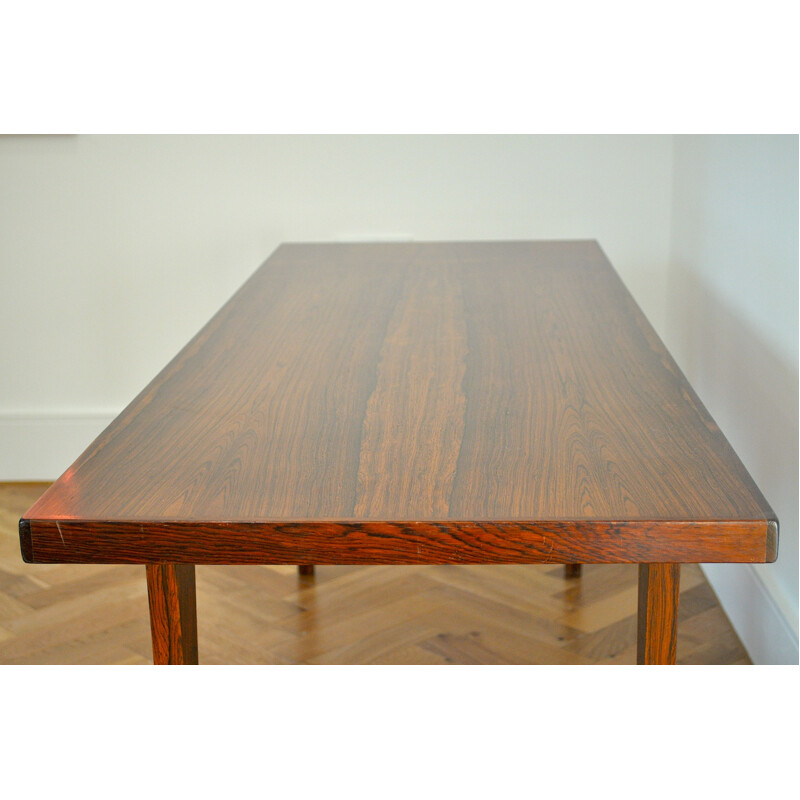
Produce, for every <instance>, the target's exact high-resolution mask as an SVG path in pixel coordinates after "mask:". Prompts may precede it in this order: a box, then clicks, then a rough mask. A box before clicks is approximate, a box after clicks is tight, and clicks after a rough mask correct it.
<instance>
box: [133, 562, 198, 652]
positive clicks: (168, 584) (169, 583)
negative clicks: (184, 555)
mask: <svg viewBox="0 0 800 800" xmlns="http://www.w3.org/2000/svg"><path fill="white" fill-rule="evenodd" d="M145 569H146V572H147V596H148V599H149V603H150V630H151V634H152V639H153V663H154V664H197V663H198V654H197V600H196V596H195V574H194V565H192V564H148V565H147V567H146V568H145Z"/></svg>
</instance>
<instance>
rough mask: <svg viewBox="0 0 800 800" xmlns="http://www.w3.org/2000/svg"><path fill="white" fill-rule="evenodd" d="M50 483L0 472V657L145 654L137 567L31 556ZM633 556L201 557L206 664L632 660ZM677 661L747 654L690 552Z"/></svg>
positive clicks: (120, 660) (133, 659)
mask: <svg viewBox="0 0 800 800" xmlns="http://www.w3.org/2000/svg"><path fill="white" fill-rule="evenodd" d="M45 488H46V484H0V664H148V663H152V659H151V650H150V627H149V621H148V610H147V590H146V586H145V575H144V567H139V566H117V565H111V566H94V565H44V564H41V565H39V564H25V563H24V562H23V561H22V558H21V556H20V552H19V538H18V534H17V522H18V519H19V517H20V516H21V515H22V514H23V513H24V512H25V510H26V509H27V508H28V507H29V506H30V505H31V504H32V503H33V501H34V500H35V499H36V498H37V497H38V496H39V494H41V492H42V491H44V489H45ZM636 581H637V568H636V567H635V566H628V565H585V566H584V568H583V576H582V577H581V578H573V579H565V578H564V569H563V567H561V566H552V565H548V566H538V565H537V566H527V565H525V566H425V567H394V566H386V567H384V566H367V567H325V566H323V567H317V573H316V576H315V577H314V578H304V577H300V576H298V574H297V570H296V568H295V567H238V566H236V567H234V566H213V567H198V568H197V605H198V619H199V623H198V624H199V630H198V635H199V650H200V661H201V663H203V664H298V663H311V664H633V663H635V660H636V593H637V588H636ZM678 631H679V632H678V662H679V663H684V664H748V663H750V662H749V660H748V657H747V653H746V652H745V650H744V648H743V647H742V645H741V643H740V642H739V640H738V639H737V637H736V634H735V633H734V631H733V629H732V628H731V625H730V623H729V622H728V620H727V618H726V617H725V614H724V613H723V611H722V609H721V608H720V606H719V603H718V602H717V599H716V597H715V596H714V593H713V592H712V591H711V588H710V587H709V585H708V583H707V582H706V580H705V578H704V577H703V574H702V572H701V571H700V569H699V568H698V567H697V566H694V565H688V566H686V567H684V568H683V569H682V574H681V605H680V618H679V627H678Z"/></svg>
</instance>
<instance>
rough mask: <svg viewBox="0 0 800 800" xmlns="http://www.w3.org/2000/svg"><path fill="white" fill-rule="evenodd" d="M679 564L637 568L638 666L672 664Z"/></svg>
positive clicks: (676, 632) (676, 631)
mask: <svg viewBox="0 0 800 800" xmlns="http://www.w3.org/2000/svg"><path fill="white" fill-rule="evenodd" d="M680 569H681V568H680V564H640V565H639V608H638V631H637V647H636V663H637V664H674V663H675V657H676V647H677V634H678V599H679V594H680Z"/></svg>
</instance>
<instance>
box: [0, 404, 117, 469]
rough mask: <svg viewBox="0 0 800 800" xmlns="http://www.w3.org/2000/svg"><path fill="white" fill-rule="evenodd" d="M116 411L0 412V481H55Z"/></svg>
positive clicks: (104, 426) (111, 418) (106, 424)
mask: <svg viewBox="0 0 800 800" xmlns="http://www.w3.org/2000/svg"><path fill="white" fill-rule="evenodd" d="M115 416H116V413H115V412H89V413H83V412H78V413H55V412H54V413H50V414H47V413H42V414H20V413H0V481H53V480H55V479H56V478H58V477H59V475H61V474H62V473H63V472H64V470H66V469H67V467H69V465H70V464H72V462H73V461H74V460H75V459H76V458H77V457H78V456H79V455H80V454H81V453H82V452H83V451H84V450H85V449H86V448H87V447H88V446H89V445H90V444H91V443H92V441H93V440H94V439H95V438H96V437H97V436H98V435H99V434H100V433H101V432H102V431H103V429H104V428H106V427H107V426H108V425H109V424H110V423H111V421H112V420H113V419H114V417H115Z"/></svg>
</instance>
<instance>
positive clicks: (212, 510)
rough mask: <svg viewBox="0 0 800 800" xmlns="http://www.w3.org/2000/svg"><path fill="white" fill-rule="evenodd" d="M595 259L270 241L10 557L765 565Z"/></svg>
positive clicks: (663, 364)
mask: <svg viewBox="0 0 800 800" xmlns="http://www.w3.org/2000/svg"><path fill="white" fill-rule="evenodd" d="M776 530H777V522H776V520H775V515H774V513H773V512H772V510H771V509H770V507H769V505H768V504H767V503H766V501H765V500H764V498H763V496H762V495H761V493H760V492H759V490H758V489H757V487H756V486H755V484H754V483H753V481H752V479H751V478H750V476H749V475H748V474H747V472H746V470H745V468H744V467H743V465H742V464H741V462H740V461H739V459H738V458H737V456H736V454H735V453H734V452H733V450H732V448H731V447H730V445H729V444H728V442H727V441H726V439H725V437H724V436H723V435H722V433H721V432H720V431H719V429H718V428H717V426H716V425H715V424H714V422H713V420H712V419H711V417H710V416H709V414H708V412H707V411H706V410H705V408H704V407H703V406H702V404H701V403H700V401H699V399H698V398H697V396H696V395H695V393H694V392H693V391H692V389H691V387H690V386H689V384H688V383H687V381H686V379H685V378H684V377H683V375H682V374H681V372H680V370H679V369H678V368H677V367H676V365H675V363H674V362H673V360H672V359H671V357H670V356H669V354H668V352H667V351H666V349H665V348H664V346H663V344H662V343H661V342H660V340H659V339H658V337H657V336H656V334H655V333H654V332H653V330H652V328H651V327H650V325H649V324H648V322H647V320H646V319H645V318H644V316H643V315H642V313H641V311H640V310H639V309H638V307H637V306H636V304H635V303H634V301H633V300H632V298H631V297H630V295H629V294H628V292H627V291H626V289H625V288H624V286H623V284H622V283H621V281H620V280H619V278H618V277H617V275H616V273H615V272H614V270H613V268H612V267H611V265H610V264H609V263H608V261H607V259H606V258H605V256H604V255H603V253H602V251H601V250H600V248H599V247H598V246H597V244H596V243H594V242H504V243H498V242H494V243H488V242H486V243H458V244H452V243H451V244H448V243H428V244H396V245H395V244H393V245H284V246H282V247H281V248H279V249H278V251H276V253H275V254H274V255H273V256H272V257H271V258H270V259H269V260H268V261H267V262H266V263H265V264H264V265H263V266H262V267H261V269H259V270H258V271H257V272H256V273H255V274H254V275H253V277H252V278H251V279H250V280H249V281H248V282H247V283H246V284H245V285H244V286H243V287H242V289H241V290H240V291H239V292H238V293H237V294H236V295H235V296H234V297H233V298H232V299H231V300H230V301H229V302H228V303H227V304H226V305H225V306H224V307H223V308H222V309H221V310H220V312H219V313H218V314H217V315H216V316H215V317H214V318H213V319H212V320H211V321H210V322H209V324H208V325H207V326H206V327H205V328H204V329H203V330H202V331H201V332H200V333H199V334H198V335H197V336H196V337H195V338H194V339H193V340H192V341H191V342H190V343H189V344H188V345H187V346H186V347H185V348H184V349H183V350H182V351H181V353H179V354H178V355H177V356H176V358H175V359H174V360H173V361H172V362H171V363H170V364H169V365H168V366H167V367H166V368H165V369H164V370H163V371H162V372H161V373H160V374H159V375H158V376H157V377H156V378H155V379H154V381H153V382H152V383H151V384H150V385H149V386H148V387H147V388H146V389H145V390H144V391H143V392H142V393H141V394H140V395H139V396H138V397H137V398H136V399H135V400H134V401H133V402H132V403H131V404H130V406H128V408H127V409H125V411H123V413H122V414H121V415H120V416H119V417H118V418H117V419H116V420H115V421H114V422H113V423H112V424H111V425H110V426H109V428H108V429H107V430H106V431H105V432H103V433H102V434H101V435H100V437H98V439H97V440H96V441H95V442H94V443H93V444H92V445H91V446H90V447H89V448H88V449H87V450H86V452H85V453H84V454H83V455H82V456H81V457H80V458H79V459H78V460H77V461H76V462H75V464H73V465H72V467H70V468H69V469H68V470H67V471H66V472H65V473H64V475H63V476H62V477H61V478H60V479H59V480H58V481H57V482H56V483H55V484H54V485H53V486H52V487H51V488H50V489H49V490H48V491H47V492H46V493H45V495H44V496H43V497H42V498H41V499H40V500H39V501H38V502H37V503H36V504H34V506H33V507H32V508H31V509H30V510H29V511H28V512H27V513H26V514H25V516H24V519H23V522H22V523H21V527H20V533H21V544H22V550H23V557H24V558H26V560H31V561H65V562H79V561H120V562H131V563H159V562H170V563H216V562H229V563H267V562H272V563H294V564H303V563H308V564H331V563H425V562H426V561H428V562H432V563H460V562H464V563H467V562H471V563H481V562H487V563H488V562H494V563H514V562H519V563H524V562H531V563H533V562H557V561H561V562H569V561H574V562H584V563H590V562H611V561H621V562H636V561H640V562H642V561H648V562H687V561H700V562H702V561H706V562H708V561H771V560H774V558H775V557H776V539H777V537H776Z"/></svg>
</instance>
